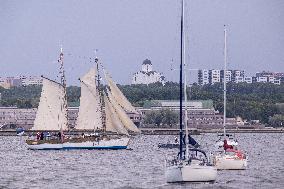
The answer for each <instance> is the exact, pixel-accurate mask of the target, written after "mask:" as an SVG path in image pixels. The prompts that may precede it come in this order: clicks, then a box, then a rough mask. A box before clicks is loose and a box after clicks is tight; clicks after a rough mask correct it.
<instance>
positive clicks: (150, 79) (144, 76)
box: [132, 59, 165, 85]
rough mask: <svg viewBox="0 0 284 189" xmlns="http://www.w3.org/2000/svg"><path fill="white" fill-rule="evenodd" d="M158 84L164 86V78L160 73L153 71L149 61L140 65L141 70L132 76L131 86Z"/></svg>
mask: <svg viewBox="0 0 284 189" xmlns="http://www.w3.org/2000/svg"><path fill="white" fill-rule="evenodd" d="M156 82H160V83H162V84H165V77H164V76H163V74H162V73H159V72H156V71H154V70H153V65H152V63H151V61H150V60H149V59H146V60H144V61H143V63H142V70H141V71H139V72H136V73H134V74H133V77H132V84H146V85H148V84H150V83H156Z"/></svg>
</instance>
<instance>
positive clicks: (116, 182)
mask: <svg viewBox="0 0 284 189" xmlns="http://www.w3.org/2000/svg"><path fill="white" fill-rule="evenodd" d="M236 136H237V138H238V139H239V143H240V145H239V146H240V147H242V149H244V150H245V151H247V152H248V154H249V162H248V169H247V170H243V171H219V172H218V177H217V180H216V182H215V183H183V184H168V183H166V182H165V177H164V159H165V157H166V156H168V155H170V154H172V153H174V152H175V150H165V149H158V147H157V145H158V143H159V142H163V143H166V142H167V141H169V140H171V141H173V140H174V139H173V138H174V137H173V136H136V137H135V138H134V139H133V140H132V143H131V144H130V148H132V149H133V150H117V151H111V150H108V151H96V150H70V151H31V150H27V148H26V146H25V144H24V142H23V141H21V140H20V137H0V188H166V189H167V188H236V189H239V188H273V189H276V188H284V160H283V158H284V135H283V134H236ZM195 138H196V139H197V140H198V141H199V142H200V143H201V144H202V145H203V146H204V147H205V148H206V149H208V150H212V149H213V145H212V144H214V142H215V140H216V138H217V136H216V134H205V135H200V136H195Z"/></svg>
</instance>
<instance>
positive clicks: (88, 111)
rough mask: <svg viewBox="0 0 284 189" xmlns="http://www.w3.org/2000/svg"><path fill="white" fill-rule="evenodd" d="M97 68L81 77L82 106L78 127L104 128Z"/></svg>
mask: <svg viewBox="0 0 284 189" xmlns="http://www.w3.org/2000/svg"><path fill="white" fill-rule="evenodd" d="M96 75H97V69H96V68H91V69H90V70H89V72H88V73H87V74H85V75H84V76H83V77H82V78H81V80H80V81H81V97H80V107H79V113H78V118H77V124H76V129H79V130H91V129H102V127H103V126H102V112H101V106H100V96H99V93H98V90H97V86H96V78H95V77H96Z"/></svg>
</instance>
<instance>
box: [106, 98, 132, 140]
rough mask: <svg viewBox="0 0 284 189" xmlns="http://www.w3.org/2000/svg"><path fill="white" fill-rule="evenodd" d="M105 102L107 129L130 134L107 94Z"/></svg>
mask: <svg viewBox="0 0 284 189" xmlns="http://www.w3.org/2000/svg"><path fill="white" fill-rule="evenodd" d="M104 102H105V116H106V119H105V120H106V122H105V124H106V131H112V132H117V133H119V134H126V135H128V132H127V130H126V129H125V128H124V126H123V124H122V123H121V121H120V119H119V117H118V116H117V113H116V112H115V109H114V108H113V106H112V104H111V103H110V101H109V100H108V98H107V96H106V95H104Z"/></svg>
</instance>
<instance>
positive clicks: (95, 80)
mask: <svg viewBox="0 0 284 189" xmlns="http://www.w3.org/2000/svg"><path fill="white" fill-rule="evenodd" d="M98 65H99V64H98V59H97V58H96V67H93V68H91V69H90V71H89V72H88V73H87V74H85V75H84V76H83V77H82V78H81V79H80V81H81V98H80V107H79V114H78V118H77V125H76V130H77V131H81V132H84V131H90V130H93V131H94V133H93V134H91V135H84V136H83V138H82V137H80V138H75V139H69V140H68V141H66V142H64V146H63V148H64V149H126V148H127V146H128V143H129V140H130V138H129V134H128V131H132V132H135V133H139V132H140V130H139V129H138V128H137V127H136V126H135V125H134V123H133V122H132V121H131V120H130V118H129V117H128V116H127V114H126V113H125V111H124V110H123V109H122V107H121V106H120V105H119V104H118V102H117V101H116V99H115V98H114V95H113V94H112V93H111V92H109V90H107V93H105V92H101V91H99V87H98V86H99V85H100V83H99V82H100V76H99V74H98ZM108 80H110V78H108ZM119 92H120V91H119ZM125 100H126V99H125Z"/></svg>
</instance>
